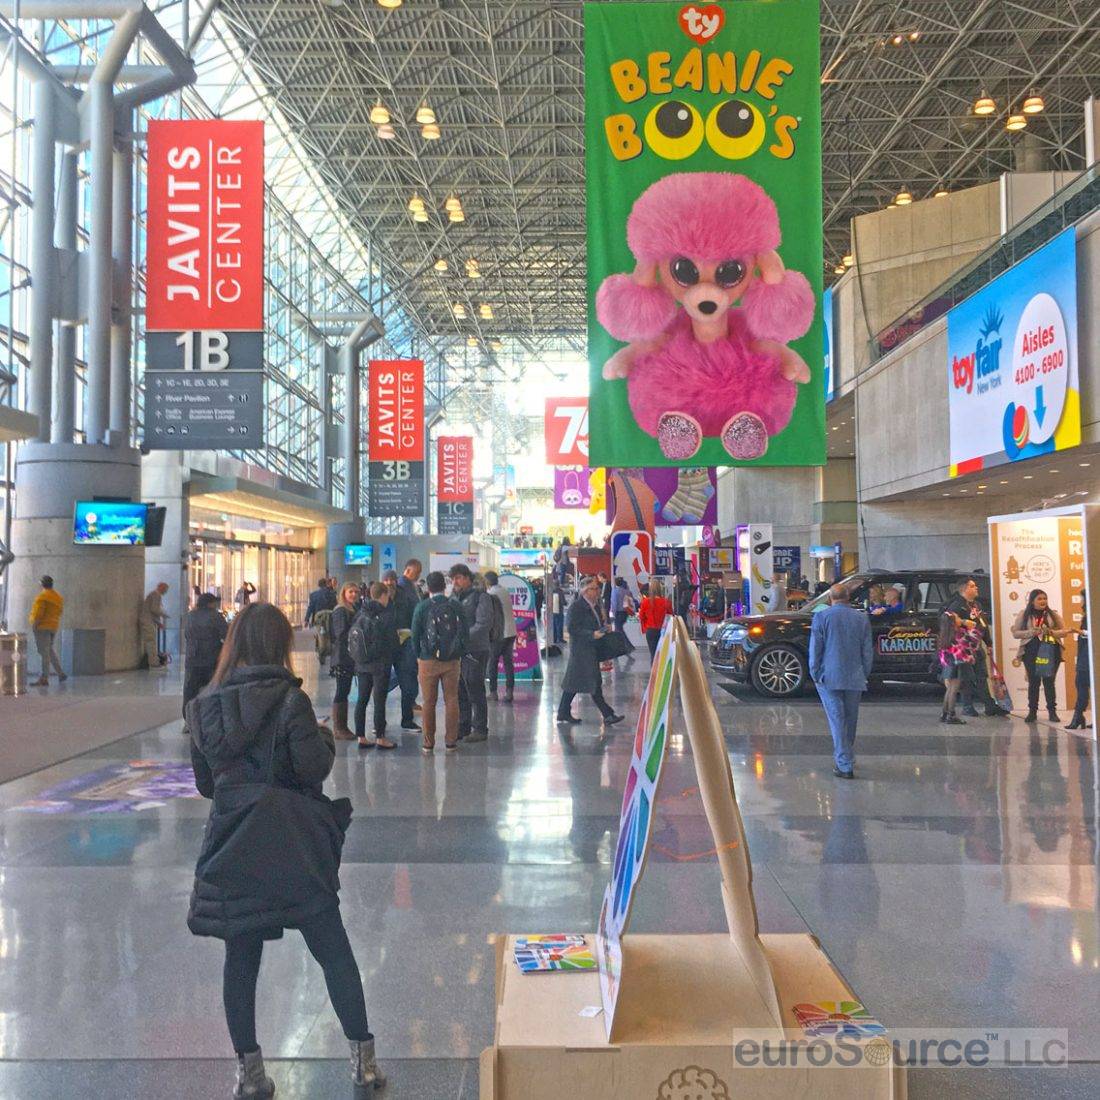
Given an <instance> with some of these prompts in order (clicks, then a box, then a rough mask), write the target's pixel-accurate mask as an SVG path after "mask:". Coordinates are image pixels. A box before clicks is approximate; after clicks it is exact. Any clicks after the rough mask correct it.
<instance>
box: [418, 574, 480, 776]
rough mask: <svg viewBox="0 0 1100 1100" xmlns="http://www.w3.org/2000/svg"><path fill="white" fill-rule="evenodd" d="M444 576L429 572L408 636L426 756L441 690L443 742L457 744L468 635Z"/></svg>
mask: <svg viewBox="0 0 1100 1100" xmlns="http://www.w3.org/2000/svg"><path fill="white" fill-rule="evenodd" d="M446 587H447V578H446V577H444V576H443V574H442V573H440V572H439V571H438V570H434V571H433V572H431V573H429V574H428V598H427V599H426V600H422V601H421V602H420V603H418V604H417V605H416V609H415V610H414V612H413V619H412V637H411V638H410V639H409V642H410V645H412V647H413V652H414V653H415V654H416V657H417V672H418V676H419V681H420V691H421V693H422V695H423V697H424V706H423V710H422V711H421V714H420V719H421V722H422V723H423V725H424V744H423V745H422V746H421V748H420V751H421V752H422V753H424V755H425V756H431V754H432V753H433V752H435V731H436V715H435V709H436V702H437V701H438V699H439V690H440V688H441V687H442V689H443V714H444V725H443V743H444V747H445V748H446V751H447V752H454V750H455V749H456V748H457V747H458V715H459V702H458V697H459V681H460V678H461V674H462V658H463V656H464V655H465V653H466V647H467V643H468V641H469V636H468V634H467V631H466V620H465V618H464V617H463V615H462V610H461V608H460V607H459V606H458V603H457V601H455V600H452V599H450V598H449V597H448V596H447V595H446V591H445V590H446Z"/></svg>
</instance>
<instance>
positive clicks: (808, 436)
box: [585, 0, 825, 466]
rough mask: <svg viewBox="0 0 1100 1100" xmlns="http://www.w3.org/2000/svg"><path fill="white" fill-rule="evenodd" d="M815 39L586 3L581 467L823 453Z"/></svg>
mask: <svg viewBox="0 0 1100 1100" xmlns="http://www.w3.org/2000/svg"><path fill="white" fill-rule="evenodd" d="M819 33H820V32H819V10H818V2H817V0H764V2H757V0H737V2H735V3H721V4H718V3H698V4H693V3H689V4H682V3H673V4H640V3H619V4H587V5H586V7H585V97H586V119H585V139H586V163H587V191H588V292H589V317H588V347H589V367H590V373H591V385H590V427H591V432H590V437H591V453H590V456H589V464H590V465H592V466H740V465H764V466H814V465H821V464H822V463H824V461H825V407H824V401H823V379H822V372H823V364H822V347H823V343H822V340H823V336H822V328H821V324H822V317H821V305H820V303H821V281H822V233H821V88H820V78H821V73H820V69H821V62H820V55H819Z"/></svg>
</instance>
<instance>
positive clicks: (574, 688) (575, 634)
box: [558, 577, 623, 726]
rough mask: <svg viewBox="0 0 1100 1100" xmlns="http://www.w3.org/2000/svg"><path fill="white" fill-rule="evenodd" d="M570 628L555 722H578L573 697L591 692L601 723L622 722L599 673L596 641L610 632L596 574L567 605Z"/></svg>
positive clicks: (567, 625)
mask: <svg viewBox="0 0 1100 1100" xmlns="http://www.w3.org/2000/svg"><path fill="white" fill-rule="evenodd" d="M566 629H567V630H568V631H569V663H568V664H567V665H566V666H565V676H564V677H563V679H562V682H561V702H560V703H559V704H558V724H559V725H575V724H576V723H577V722H579V721H580V719H579V718H577V717H575V716H574V714H573V699H574V697H575V696H577V695H591V696H592V701H593V702H594V703H595V704H596V708H597V709H598V710H599V712H600V715H601V716H602V718H603V724H604V726H613V725H614V724H615V723H616V722H621V721H622V720H623V716H622V715H621V714H616V713H615V712H614V710H612V709H611V707H610V706H609V705H608V702H607V700H606V699H604V697H603V677H602V676H601V674H600V657H599V653H598V651H597V642H598V641H599V639H600V638H602V637H604V636H605V635H606V634H608V632H609V629H610V628H609V627H608V625H607V620H606V619H605V618H604V612H603V605H602V604H601V603H600V582H599V580H598V579H597V578H596V577H588V578H586V579H585V581H584V584H583V585H582V587H581V590H580V593H579V594H578V595H577V597H576V599H574V600H573V602H572V603H571V604H570V605H569V617H568V619H567V620H566Z"/></svg>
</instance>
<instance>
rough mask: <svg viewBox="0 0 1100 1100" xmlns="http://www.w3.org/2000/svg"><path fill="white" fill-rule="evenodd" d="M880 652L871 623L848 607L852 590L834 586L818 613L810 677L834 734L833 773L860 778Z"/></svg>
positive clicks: (814, 630) (812, 640) (813, 628)
mask: <svg viewBox="0 0 1100 1100" xmlns="http://www.w3.org/2000/svg"><path fill="white" fill-rule="evenodd" d="M873 662H874V649H873V646H872V644H871V621H870V619H869V618H868V617H867V616H866V615H865V614H864V613H863V612H862V611H856V609H855V608H854V607H851V606H850V605H849V603H848V589H847V588H845V587H844V585H842V584H834V585H833V587H832V588H830V589H829V606H828V607H827V608H825V609H824V610H823V611H819V612H818V613H817V614H816V615H814V621H813V626H812V628H811V630H810V675H811V676H812V677H813V678H814V683H815V684H816V685H817V693H818V695H820V696H821V705H822V706H823V707H824V708H825V716H826V718H828V719H829V732H830V733H831V734H832V735H833V761H834V765H833V775H835V776H836V777H837V778H838V779H854V778H855V774H854V772H853V771H852V767H853V765H854V764H855V759H854V757H853V750H854V748H855V742H856V723H857V722H858V721H859V699H860V696H861V695H862V694H863V692H864V691H865V690H866V689H867V677H868V676H870V674H871V665H872V663H873Z"/></svg>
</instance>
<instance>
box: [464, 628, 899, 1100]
mask: <svg viewBox="0 0 1100 1100" xmlns="http://www.w3.org/2000/svg"><path fill="white" fill-rule="evenodd" d="M677 697H678V698H679V701H680V710H681V714H682V717H683V721H684V726H685V728H686V731H687V734H688V739H689V741H690V744H691V749H692V754H693V757H694V760H695V769H696V774H697V777H698V783H699V793H700V796H701V798H702V801H703V806H704V810H705V814H706V818H707V822H708V825H709V827H710V831H711V833H712V834H713V840H714V850H715V852H716V853H717V859H718V865H719V871H720V879H721V886H720V888H721V890H722V900H723V906H724V909H725V914H726V921H727V924H728V933H726V934H721V935H689V936H676V935H656V936H653V935H633V934H628V926H629V922H630V915H631V910H632V908H633V902H634V897H635V895H636V892H637V890H638V889H639V886H640V883H641V880H642V876H643V873H644V871H645V865H646V860H647V856H648V851H649V845H650V839H651V834H652V828H653V821H654V818H655V816H656V813H657V806H658V800H659V796H660V787H661V778H662V772H663V767H664V762H665V759H666V757H667V754H668V743H669V736H670V729H671V724H672V720H673V715H674V709H675V708H674V703H675V701H676V699H677ZM594 940H595V943H594V946H595V953H596V959H597V964H598V971H597V973H592V972H587V973H579V974H574V975H569V976H568V977H564V978H551V979H549V980H534V981H533V980H531V979H530V978H527V977H525V976H524V975H522V974H521V973H520V971H519V970H518V969H517V968H516V967H515V966H512V965H509V962H508V960H510V959H511V957H512V946H513V942H514V937H508V938H505V937H502V938H501V940H500V942H499V943H498V960H497V983H496V992H497V1014H496V1032H495V1039H494V1045H493V1046H492V1047H490V1048H489V1049H488V1050H486V1051H485V1052H484V1053H483V1054H482V1058H481V1094H480V1095H481V1100H560V1097H562V1096H569V1097H576V1098H578V1100H581V1098H583V1100H589V1098H596V1097H616V1098H618V1097H630V1098H631V1100H634V1098H639V1100H649V1098H650V1097H653V1098H654V1100H688V1098H694V1097H696V1096H703V1097H706V1100H732V1098H733V1097H734V1096H736V1097H762V1098H763V1097H768V1098H773V1097H774V1098H775V1100H781V1098H782V1100H786V1098H788V1097H791V1096H801V1095H806V1096H813V1097H815V1098H822V1100H833V1098H835V1100H841V1098H844V1100H848V1098H849V1097H851V1096H853V1095H858V1096H860V1097H866V1098H869V1100H879V1098H881V1100H894V1098H904V1096H905V1071H904V1069H903V1068H901V1067H897V1066H894V1065H893V1051H892V1047H891V1046H890V1044H889V1042H887V1041H886V1040H885V1039H883V1038H882V1033H883V1032H884V1031H885V1029H884V1028H882V1027H881V1025H879V1024H878V1023H877V1022H876V1021H875V1020H873V1019H872V1018H871V1017H870V1016H869V1015H868V1014H867V1013H866V1012H865V1011H864V1010H863V1007H862V1005H861V1004H860V1003H859V1001H858V998H857V997H856V995H855V994H854V993H853V992H852V990H851V989H850V988H849V987H848V986H847V984H846V983H845V981H844V979H843V978H842V977H841V976H840V974H838V973H837V971H836V970H835V968H834V967H833V966H832V964H831V963H830V962H829V960H828V958H827V957H826V955H825V954H824V952H823V951H822V950H821V948H820V945H819V944H818V943H817V941H816V940H815V939H814V938H813V937H812V936H808V935H764V936H762V935H761V934H760V932H759V927H758V922H757V914H756V906H755V902H754V899H753V893H752V865H751V862H750V860H749V853H748V848H747V845H746V843H745V830H744V825H743V822H742V820H741V814H740V811H739V810H738V807H737V799H736V795H735V792H734V786H733V773H732V771H731V769H730V765H729V757H728V755H727V753H726V747H725V741H724V738H723V735H722V729H721V724H720V722H719V720H718V714H717V711H716V710H715V708H714V703H713V701H712V699H711V696H710V689H709V685H708V683H707V678H706V672H705V670H704V667H703V663H702V658H701V657H700V654H699V650H698V648H697V647H696V645H695V644H694V643H693V642H692V641H691V639H690V637H689V635H688V632H687V628H686V627H685V625H684V623H683V621H682V620H681V619H679V618H676V617H672V616H670V617H669V618H668V619H666V624H665V629H664V631H663V632H662V635H661V640H660V642H659V644H658V647H657V653H656V655H655V657H654V661H653V666H652V669H651V672H650V679H649V685H648V687H647V690H646V693H645V698H644V700H643V704H642V708H641V711H640V713H639V716H638V721H637V725H636V727H635V731H634V740H633V744H632V752H631V761H630V766H629V769H628V771H627V778H626V783H625V789H624V795H623V803H622V810H621V813H620V824H619V836H618V841H617V844H616V848H615V857H614V860H613V864H612V876H611V881H610V883H609V884H608V886H607V889H606V890H605V893H604V900H603V905H602V907H601V911H600V917H599V921H598V925H597V933H596V936H595V937H594ZM595 1005H599V1006H600V1007H602V1009H603V1011H602V1012H601V1013H598V1014H595V1015H594V1014H593V1012H592V1006H595ZM830 1037H832V1038H834V1039H835V1038H838V1037H843V1038H845V1039H846V1040H849V1042H855V1043H856V1044H857V1045H858V1050H857V1053H859V1054H860V1057H859V1058H857V1059H856V1060H855V1061H854V1062H853V1060H852V1059H851V1058H848V1059H847V1061H846V1062H844V1063H843V1064H842V1063H841V1061H840V1060H832V1061H827V1062H826V1063H824V1064H812V1063H811V1062H810V1061H809V1060H807V1059H806V1058H805V1056H804V1055H803V1057H802V1059H801V1061H799V1059H798V1051H799V1050H805V1048H806V1046H807V1045H808V1043H809V1042H811V1041H812V1042H814V1043H816V1044H818V1045H820V1044H822V1043H827V1042H828V1041H829V1039H830ZM758 1043H767V1044H769V1045H771V1046H775V1045H778V1046H779V1047H781V1048H783V1049H784V1050H788V1051H789V1052H790V1053H791V1057H792V1058H793V1059H794V1061H793V1063H792V1062H790V1061H787V1062H783V1063H781V1064H779V1065H773V1066H771V1067H770V1068H769V1067H766V1066H764V1065H761V1064H755V1065H753V1064H747V1063H746V1061H745V1059H744V1057H743V1054H744V1051H745V1050H746V1049H751V1045H752V1044H758ZM746 1044H749V1046H748V1047H746ZM854 1072H858V1073H859V1076H858V1077H853V1076H852V1074H853V1073H854Z"/></svg>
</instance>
